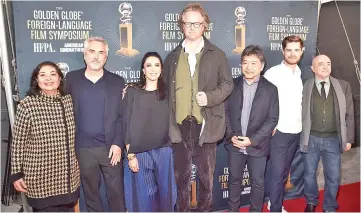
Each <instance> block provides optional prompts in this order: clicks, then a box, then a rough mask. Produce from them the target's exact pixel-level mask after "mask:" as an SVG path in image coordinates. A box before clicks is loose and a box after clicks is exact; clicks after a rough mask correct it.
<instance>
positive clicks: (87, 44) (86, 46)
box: [84, 37, 109, 55]
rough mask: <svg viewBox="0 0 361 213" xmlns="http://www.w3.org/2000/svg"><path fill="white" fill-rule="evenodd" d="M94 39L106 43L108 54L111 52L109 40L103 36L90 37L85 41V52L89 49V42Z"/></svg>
mask: <svg viewBox="0 0 361 213" xmlns="http://www.w3.org/2000/svg"><path fill="white" fill-rule="evenodd" d="M92 41H98V42H101V43H103V44H104V45H105V49H106V51H107V55H108V52H109V45H108V42H107V41H106V40H105V39H104V38H103V37H90V38H88V39H87V40H85V41H84V52H85V51H86V50H87V49H88V46H89V43H90V42H92Z"/></svg>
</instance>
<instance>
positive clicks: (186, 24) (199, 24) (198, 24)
mask: <svg viewBox="0 0 361 213" xmlns="http://www.w3.org/2000/svg"><path fill="white" fill-rule="evenodd" d="M183 24H184V25H185V26H186V27H188V28H190V27H191V26H192V25H193V26H194V27H195V28H199V27H200V26H201V25H202V22H183Z"/></svg>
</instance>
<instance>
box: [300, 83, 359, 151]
mask: <svg viewBox="0 0 361 213" xmlns="http://www.w3.org/2000/svg"><path fill="white" fill-rule="evenodd" d="M330 82H331V87H332V88H333V90H334V93H333V94H334V109H335V115H336V122H337V123H336V126H337V135H338V138H339V141H340V147H341V150H344V149H345V147H346V144H347V143H354V141H355V118H354V108H353V100H352V93H351V86H350V84H349V83H348V82H346V81H343V80H339V79H336V78H333V77H331V76H330ZM314 86H315V78H314V77H313V78H310V79H308V80H307V81H306V82H305V85H304V86H303V98H302V132H301V135H300V149H301V151H302V152H307V149H308V140H309V137H310V131H311V124H312V107H311V106H312V100H313V98H312V90H313V87H314ZM330 89H331V88H330Z"/></svg>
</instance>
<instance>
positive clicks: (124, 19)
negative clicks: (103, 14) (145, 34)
mask: <svg viewBox="0 0 361 213" xmlns="http://www.w3.org/2000/svg"><path fill="white" fill-rule="evenodd" d="M118 11H119V13H120V14H121V17H120V21H121V24H119V34H120V49H119V50H117V51H116V54H118V55H123V56H128V57H134V56H136V55H138V54H139V51H138V50H136V49H133V41H132V38H133V35H132V32H133V27H132V23H131V20H132V17H131V16H130V14H131V13H132V12H133V7H132V5H131V4H130V3H126V2H123V3H121V4H120V5H119V9H118Z"/></svg>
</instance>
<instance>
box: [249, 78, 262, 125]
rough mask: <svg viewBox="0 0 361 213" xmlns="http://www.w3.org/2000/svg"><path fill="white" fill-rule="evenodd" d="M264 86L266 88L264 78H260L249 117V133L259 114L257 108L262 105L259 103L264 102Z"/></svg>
mask: <svg viewBox="0 0 361 213" xmlns="http://www.w3.org/2000/svg"><path fill="white" fill-rule="evenodd" d="M263 86H264V79H263V76H260V78H259V82H258V86H257V89H256V93H255V94H254V98H253V101H252V105H251V112H250V115H249V120H248V127H247V131H248V129H249V126H250V125H251V124H252V120H253V119H254V117H255V114H257V113H258V112H257V111H256V110H255V108H256V109H258V106H261V105H262V104H258V103H257V102H258V101H262V99H260V97H261V95H262V87H263Z"/></svg>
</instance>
